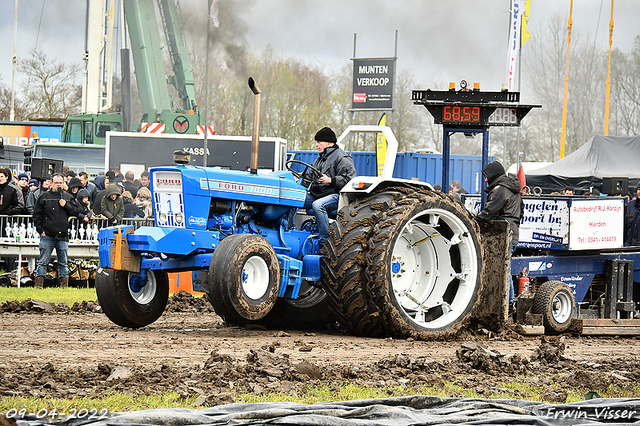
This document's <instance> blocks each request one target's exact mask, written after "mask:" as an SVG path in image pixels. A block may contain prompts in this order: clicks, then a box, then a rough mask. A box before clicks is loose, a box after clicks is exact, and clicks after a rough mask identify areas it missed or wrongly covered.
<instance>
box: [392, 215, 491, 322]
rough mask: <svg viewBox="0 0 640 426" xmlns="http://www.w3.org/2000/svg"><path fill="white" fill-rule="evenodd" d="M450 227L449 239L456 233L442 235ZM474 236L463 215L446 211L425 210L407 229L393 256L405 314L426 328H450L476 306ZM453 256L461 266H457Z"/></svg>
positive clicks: (395, 284) (395, 283)
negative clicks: (473, 303)
mask: <svg viewBox="0 0 640 426" xmlns="http://www.w3.org/2000/svg"><path fill="white" fill-rule="evenodd" d="M447 228H448V229H450V230H451V231H450V232H446V234H447V235H448V234H451V233H452V234H453V235H451V236H449V237H448V238H447V237H445V236H443V235H441V231H445V230H447ZM469 231H470V230H469V229H468V228H467V226H466V225H465V224H464V222H462V220H461V219H460V218H459V217H458V216H456V215H455V214H454V213H452V212H449V211H448V210H444V209H429V210H425V211H424V212H421V213H420V214H418V215H417V216H414V217H413V218H412V219H411V220H410V221H409V222H408V223H407V224H406V225H405V226H404V228H403V229H402V232H401V233H400V235H399V237H398V239H397V241H396V243H395V246H394V247H393V251H392V258H391V265H390V275H391V285H392V287H393V291H394V294H395V297H396V299H397V300H398V303H399V305H400V307H401V309H402V310H403V311H404V312H405V313H406V314H407V315H408V316H409V318H410V319H411V321H413V322H414V323H416V324H417V325H419V326H420V327H424V328H427V329H437V328H441V327H445V326H447V325H449V324H451V323H453V322H455V321H456V320H457V319H458V318H459V317H460V316H461V315H463V313H464V312H465V311H466V309H467V307H468V306H469V303H471V300H472V299H473V297H474V294H475V291H476V282H477V278H478V264H477V262H478V260H477V259H478V258H477V251H476V246H475V244H474V241H473V237H472V235H471V234H472V232H469ZM443 233H445V232H443ZM450 252H451V253H456V254H457V256H458V257H459V259H460V260H459V262H455V263H456V264H454V262H452V256H451V255H450Z"/></svg>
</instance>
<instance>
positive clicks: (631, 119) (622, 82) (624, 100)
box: [609, 36, 640, 136]
mask: <svg viewBox="0 0 640 426" xmlns="http://www.w3.org/2000/svg"><path fill="white" fill-rule="evenodd" d="M609 117H610V121H609V134H611V135H620V136H627V135H629V136H630V135H638V134H640V36H637V37H636V39H635V42H634V45H633V49H632V51H631V52H630V53H629V54H628V55H625V54H624V53H622V52H620V50H618V49H615V50H614V51H613V52H612V54H611V106H610V109H609Z"/></svg>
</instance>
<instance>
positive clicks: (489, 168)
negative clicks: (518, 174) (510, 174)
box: [482, 161, 505, 185]
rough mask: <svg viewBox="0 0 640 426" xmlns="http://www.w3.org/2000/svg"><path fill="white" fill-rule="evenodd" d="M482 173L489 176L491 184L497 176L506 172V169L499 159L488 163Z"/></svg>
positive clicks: (488, 179) (488, 180)
mask: <svg viewBox="0 0 640 426" xmlns="http://www.w3.org/2000/svg"><path fill="white" fill-rule="evenodd" d="M482 174H483V175H484V176H485V177H486V178H487V182H488V183H489V185H491V183H492V182H493V181H494V180H496V178H498V177H499V176H502V175H503V174H505V171H504V167H503V166H502V164H500V163H499V162H498V161H494V162H493V163H489V164H487V165H486V166H485V167H484V169H482Z"/></svg>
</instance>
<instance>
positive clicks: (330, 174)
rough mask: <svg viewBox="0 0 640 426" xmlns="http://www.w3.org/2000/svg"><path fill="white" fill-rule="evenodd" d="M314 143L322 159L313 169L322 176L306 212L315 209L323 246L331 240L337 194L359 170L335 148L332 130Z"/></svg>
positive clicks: (319, 135) (325, 130)
mask: <svg viewBox="0 0 640 426" xmlns="http://www.w3.org/2000/svg"><path fill="white" fill-rule="evenodd" d="M314 139H315V141H316V148H318V151H319V152H320V155H319V156H318V158H317V159H316V161H314V162H313V164H312V166H313V167H315V168H316V169H318V170H319V171H320V173H321V174H322V175H321V176H320V178H318V180H317V181H315V182H313V183H312V184H311V187H310V188H309V193H308V194H307V200H306V202H305V205H304V208H305V209H308V208H312V209H313V214H314V215H315V217H316V222H317V224H318V232H319V234H320V239H321V241H320V243H321V244H322V243H324V241H326V240H327V239H328V238H329V212H331V211H333V210H336V209H337V208H338V198H339V195H338V194H339V192H340V190H341V189H342V188H343V187H344V186H345V185H346V184H347V183H348V182H349V181H350V180H351V179H353V178H354V177H356V166H355V164H354V163H353V158H351V156H350V155H349V154H347V153H346V152H344V151H343V150H342V149H340V147H338V146H337V145H336V142H337V141H338V139H337V138H336V134H335V133H334V132H333V130H331V129H330V128H329V127H323V128H322V129H320V130H318V133H316V136H315V138H314Z"/></svg>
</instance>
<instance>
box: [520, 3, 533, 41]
mask: <svg viewBox="0 0 640 426" xmlns="http://www.w3.org/2000/svg"><path fill="white" fill-rule="evenodd" d="M530 8H531V0H524V12H523V13H522V35H521V36H520V38H521V41H522V42H521V43H520V45H521V46H523V45H524V44H525V43H526V42H528V41H529V39H530V38H531V34H530V33H529V31H527V26H528V25H529V9H530Z"/></svg>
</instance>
